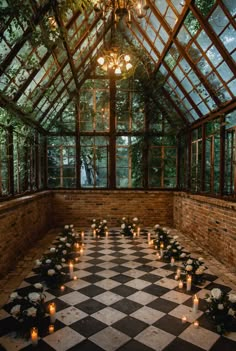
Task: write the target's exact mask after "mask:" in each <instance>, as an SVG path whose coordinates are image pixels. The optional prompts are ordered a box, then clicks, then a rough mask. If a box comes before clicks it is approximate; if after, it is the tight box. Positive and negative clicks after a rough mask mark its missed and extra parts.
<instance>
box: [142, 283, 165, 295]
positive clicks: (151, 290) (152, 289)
mask: <svg viewBox="0 0 236 351" xmlns="http://www.w3.org/2000/svg"><path fill="white" fill-rule="evenodd" d="M143 291H145V292H146V293H148V294H151V295H154V296H161V295H163V294H165V293H167V292H168V291H170V290H169V289H167V288H164V287H163V286H159V285H156V284H151V285H149V286H146V288H144V289H143Z"/></svg>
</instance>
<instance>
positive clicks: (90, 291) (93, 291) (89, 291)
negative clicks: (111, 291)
mask: <svg viewBox="0 0 236 351" xmlns="http://www.w3.org/2000/svg"><path fill="white" fill-rule="evenodd" d="M105 291H106V290H104V289H102V288H100V287H99V286H96V285H89V286H86V287H85V288H82V289H80V290H79V292H80V293H81V294H84V295H86V296H89V297H94V296H97V295H99V294H102V293H103V292H105Z"/></svg>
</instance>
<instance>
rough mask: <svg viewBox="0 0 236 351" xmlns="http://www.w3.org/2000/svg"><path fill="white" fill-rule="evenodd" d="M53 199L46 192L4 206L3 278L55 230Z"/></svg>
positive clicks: (0, 214)
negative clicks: (26, 253) (41, 237)
mask: <svg viewBox="0 0 236 351" xmlns="http://www.w3.org/2000/svg"><path fill="white" fill-rule="evenodd" d="M51 197H52V194H51V193H50V192H43V193H40V194H34V195H32V196H25V197H22V198H19V199H14V200H11V201H7V202H3V203H1V204H0V276H3V275H4V274H6V273H7V272H8V271H9V270H11V269H12V268H13V267H14V265H15V264H17V261H18V258H19V257H22V255H23V254H24V252H25V250H27V249H28V248H29V247H31V246H33V245H34V243H35V241H37V239H38V238H40V236H41V235H43V234H45V232H47V231H48V230H49V229H50V228H51V226H52V223H51Z"/></svg>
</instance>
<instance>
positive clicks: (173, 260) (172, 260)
mask: <svg viewBox="0 0 236 351" xmlns="http://www.w3.org/2000/svg"><path fill="white" fill-rule="evenodd" d="M174 264H175V259H174V257H171V259H170V265H171V266H172V267H173V266H174Z"/></svg>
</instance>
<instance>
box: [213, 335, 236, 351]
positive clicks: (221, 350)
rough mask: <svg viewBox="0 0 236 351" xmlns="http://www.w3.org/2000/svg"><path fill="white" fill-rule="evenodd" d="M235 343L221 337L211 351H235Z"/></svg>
mask: <svg viewBox="0 0 236 351" xmlns="http://www.w3.org/2000/svg"><path fill="white" fill-rule="evenodd" d="M235 350H236V345H235V341H232V340H230V339H227V338H225V337H223V336H221V337H220V338H219V339H218V340H217V341H216V343H215V344H214V345H213V346H212V347H211V349H210V351H235Z"/></svg>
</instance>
